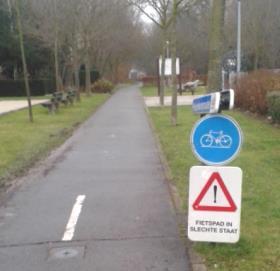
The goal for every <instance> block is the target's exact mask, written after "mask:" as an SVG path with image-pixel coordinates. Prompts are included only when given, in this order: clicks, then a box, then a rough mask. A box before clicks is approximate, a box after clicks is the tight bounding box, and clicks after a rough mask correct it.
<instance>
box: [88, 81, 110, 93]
mask: <svg viewBox="0 0 280 271" xmlns="http://www.w3.org/2000/svg"><path fill="white" fill-rule="evenodd" d="M113 88H114V85H113V84H112V83H111V82H110V81H108V80H104V79H101V80H98V81H96V82H95V83H94V84H93V85H92V87H91V90H92V92H93V93H112V90H113Z"/></svg>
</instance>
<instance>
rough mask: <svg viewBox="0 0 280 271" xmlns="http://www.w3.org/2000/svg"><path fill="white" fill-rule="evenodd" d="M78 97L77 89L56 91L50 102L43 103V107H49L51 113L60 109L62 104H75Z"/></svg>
mask: <svg viewBox="0 0 280 271" xmlns="http://www.w3.org/2000/svg"><path fill="white" fill-rule="evenodd" d="M75 97H76V90H69V91H67V92H66V93H63V92H62V91H59V92H54V93H53V94H52V97H51V98H50V100H49V101H48V102H45V103H42V106H43V107H46V108H48V111H49V113H52V114H53V113H55V112H57V111H58V109H59V106H60V104H64V105H65V106H67V105H68V104H69V103H70V104H71V105H73V103H74V100H75Z"/></svg>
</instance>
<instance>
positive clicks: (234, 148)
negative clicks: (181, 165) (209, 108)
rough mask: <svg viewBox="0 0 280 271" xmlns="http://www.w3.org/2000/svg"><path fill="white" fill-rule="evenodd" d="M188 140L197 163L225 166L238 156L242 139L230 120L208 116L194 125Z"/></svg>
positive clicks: (235, 124)
mask: <svg viewBox="0 0 280 271" xmlns="http://www.w3.org/2000/svg"><path fill="white" fill-rule="evenodd" d="M190 140H191V146H192V151H193V153H194V154H195V156H196V157H197V158H198V160H199V161H201V162H202V163H204V164H206V165H225V164H228V163H229V162H231V161H232V160H233V159H234V158H235V157H236V156H237V155H238V153H239V151H240V148H241V145H242V141H243V137H242V132H241V129H240V127H239V125H238V124H237V123H236V122H235V121H234V120H233V119H232V118H230V117H228V116H225V115H208V116H206V117H204V118H202V119H200V120H199V121H198V122H197V123H196V124H195V126H194V128H193V130H192V133H191V138H190Z"/></svg>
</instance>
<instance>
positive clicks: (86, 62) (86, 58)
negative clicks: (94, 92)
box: [85, 48, 91, 96]
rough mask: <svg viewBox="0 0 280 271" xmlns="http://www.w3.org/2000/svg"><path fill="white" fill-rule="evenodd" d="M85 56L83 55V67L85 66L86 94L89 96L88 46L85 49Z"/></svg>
mask: <svg viewBox="0 0 280 271" xmlns="http://www.w3.org/2000/svg"><path fill="white" fill-rule="evenodd" d="M86 50H87V51H86V57H85V68H86V94H87V95H88V96H90V85H91V82H90V81H91V80H90V61H89V54H88V48H87V49H86Z"/></svg>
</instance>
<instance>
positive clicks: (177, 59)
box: [159, 58, 180, 76]
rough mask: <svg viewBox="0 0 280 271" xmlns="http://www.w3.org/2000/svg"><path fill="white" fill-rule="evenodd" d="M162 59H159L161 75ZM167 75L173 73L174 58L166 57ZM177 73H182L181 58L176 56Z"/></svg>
mask: <svg viewBox="0 0 280 271" xmlns="http://www.w3.org/2000/svg"><path fill="white" fill-rule="evenodd" d="M161 63H162V59H161V58H160V59H159V75H161V65H162V64H161ZM164 73H165V76H171V75H172V59H171V58H166V59H165V72H164ZM176 75H180V60H179V58H176Z"/></svg>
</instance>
